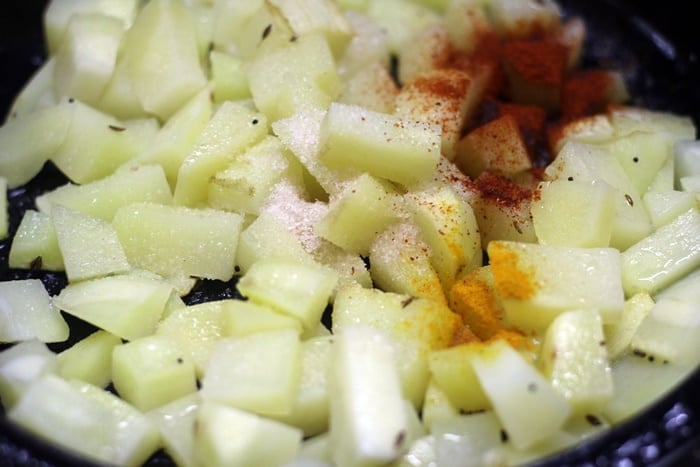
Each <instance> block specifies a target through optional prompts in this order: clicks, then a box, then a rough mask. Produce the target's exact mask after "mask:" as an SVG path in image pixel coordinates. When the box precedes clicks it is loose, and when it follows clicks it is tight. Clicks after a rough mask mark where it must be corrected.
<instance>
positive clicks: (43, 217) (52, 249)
mask: <svg viewBox="0 0 700 467" xmlns="http://www.w3.org/2000/svg"><path fill="white" fill-rule="evenodd" d="M39 263H41V269H43V270H45V271H63V270H65V266H64V265H63V257H62V256H61V250H60V248H59V247H58V239H57V238H56V231H55V230H54V228H53V222H51V217H50V216H49V215H48V214H44V213H43V212H38V211H34V210H32V209H28V210H27V211H25V212H24V215H23V216H22V220H21V221H20V223H19V226H18V227H17V232H15V236H14V237H13V238H12V245H11V246H10V253H9V256H8V265H9V266H10V267H11V268H21V269H29V268H31V267H32V265H33V264H35V265H37V264H39Z"/></svg>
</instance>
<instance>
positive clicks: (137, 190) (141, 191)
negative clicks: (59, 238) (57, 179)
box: [36, 165, 172, 222]
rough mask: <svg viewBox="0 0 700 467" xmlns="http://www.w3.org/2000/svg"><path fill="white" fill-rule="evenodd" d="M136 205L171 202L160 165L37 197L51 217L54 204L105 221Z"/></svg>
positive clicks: (122, 171) (131, 169) (136, 168)
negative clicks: (138, 203)
mask: <svg viewBox="0 0 700 467" xmlns="http://www.w3.org/2000/svg"><path fill="white" fill-rule="evenodd" d="M137 202H152V203H160V204H171V203H172V194H171V193H170V187H169V186H168V181H167V179H166V177H165V173H164V172H163V169H162V167H161V166H159V165H143V166H133V167H124V168H122V169H120V170H117V171H116V172H114V173H113V174H111V175H108V176H107V177H105V178H101V179H99V180H95V181H93V182H90V183H85V184H82V185H76V184H72V183H68V184H66V185H61V186H60V187H58V188H55V189H53V190H51V191H49V192H46V193H43V194H41V195H39V196H37V198H36V205H37V207H38V208H39V210H40V211H41V212H44V213H49V214H50V213H51V209H52V207H53V205H55V204H59V205H61V206H64V207H67V208H70V209H72V210H74V211H80V212H82V213H84V214H87V215H89V216H92V217H96V218H99V219H103V220H105V221H108V222H111V221H112V219H113V218H114V214H115V213H116V212H117V210H118V209H119V208H120V207H122V206H126V205H128V204H131V203H137Z"/></svg>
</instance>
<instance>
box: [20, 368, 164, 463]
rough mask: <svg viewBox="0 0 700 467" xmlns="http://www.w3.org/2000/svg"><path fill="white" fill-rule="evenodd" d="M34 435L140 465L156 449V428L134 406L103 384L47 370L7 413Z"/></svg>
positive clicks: (104, 458)
mask: <svg viewBox="0 0 700 467" xmlns="http://www.w3.org/2000/svg"><path fill="white" fill-rule="evenodd" d="M7 417H8V419H10V420H12V421H13V422H15V423H17V424H18V425H19V426H21V427H23V428H25V429H26V430H28V431H29V432H31V433H32V434H34V435H35V436H37V437H39V438H41V439H44V440H47V441H49V442H52V443H55V444H57V445H59V446H62V447H64V448H66V449H69V450H72V451H73V452H77V453H78V454H80V455H83V456H86V457H87V458H88V459H91V460H94V461H96V462H104V463H108V464H118V465H124V466H131V467H136V466H139V465H143V463H144V462H146V461H147V460H148V459H149V458H150V457H151V456H152V455H153V454H154V453H155V452H156V450H157V449H158V447H159V437H158V430H157V429H156V427H155V426H154V425H153V423H152V422H150V421H149V420H148V419H147V418H146V417H145V415H143V414H142V413H140V412H139V411H138V410H136V409H135V408H134V407H133V406H131V405H130V404H128V403H127V402H125V401H124V400H122V399H120V398H119V397H117V396H115V395H114V394H112V393H109V392H107V391H104V390H103V389H101V388H98V387H96V386H92V385H90V384H88V383H82V382H79V381H73V382H67V381H65V380H63V379H61V378H59V377H58V376H53V375H46V376H44V377H42V378H41V379H39V380H37V381H36V382H34V383H33V384H32V385H31V386H30V387H29V388H28V389H27V391H26V393H25V394H24V396H23V397H22V399H20V401H19V402H18V403H17V404H16V405H15V406H14V407H13V408H12V409H11V410H9V411H8V413H7Z"/></svg>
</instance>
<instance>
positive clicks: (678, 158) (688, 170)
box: [674, 140, 700, 189]
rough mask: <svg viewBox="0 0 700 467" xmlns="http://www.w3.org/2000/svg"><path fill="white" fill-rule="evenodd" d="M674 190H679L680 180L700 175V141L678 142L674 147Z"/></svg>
mask: <svg viewBox="0 0 700 467" xmlns="http://www.w3.org/2000/svg"><path fill="white" fill-rule="evenodd" d="M674 149H675V151H674V160H675V162H676V164H675V173H674V175H675V179H674V180H675V184H674V188H675V189H680V188H681V184H680V181H681V178H684V177H689V176H693V175H700V141H698V140H692V141H679V142H677V143H676V145H675V147H674Z"/></svg>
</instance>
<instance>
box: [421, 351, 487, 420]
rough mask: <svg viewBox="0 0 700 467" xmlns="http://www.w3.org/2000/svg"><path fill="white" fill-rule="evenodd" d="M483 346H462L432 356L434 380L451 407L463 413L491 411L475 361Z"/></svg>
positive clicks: (435, 352)
mask: <svg viewBox="0 0 700 467" xmlns="http://www.w3.org/2000/svg"><path fill="white" fill-rule="evenodd" d="M483 345H484V344H483V343H481V342H475V343H467V344H461V345H457V346H454V347H449V348H447V349H442V350H437V351H434V352H431V353H430V356H429V363H430V374H431V378H432V381H434V383H435V385H436V386H437V387H438V388H439V389H440V390H441V391H442V392H443V393H444V395H445V397H447V400H448V401H449V406H450V407H454V408H455V409H458V410H461V411H464V412H477V411H480V410H486V409H490V408H491V401H490V400H489V399H488V397H487V395H486V393H485V392H484V390H483V389H482V387H481V384H480V383H479V378H478V376H477V374H476V371H475V370H474V367H473V365H472V361H473V359H474V358H475V356H476V355H478V354H479V353H480V352H482V351H483Z"/></svg>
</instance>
